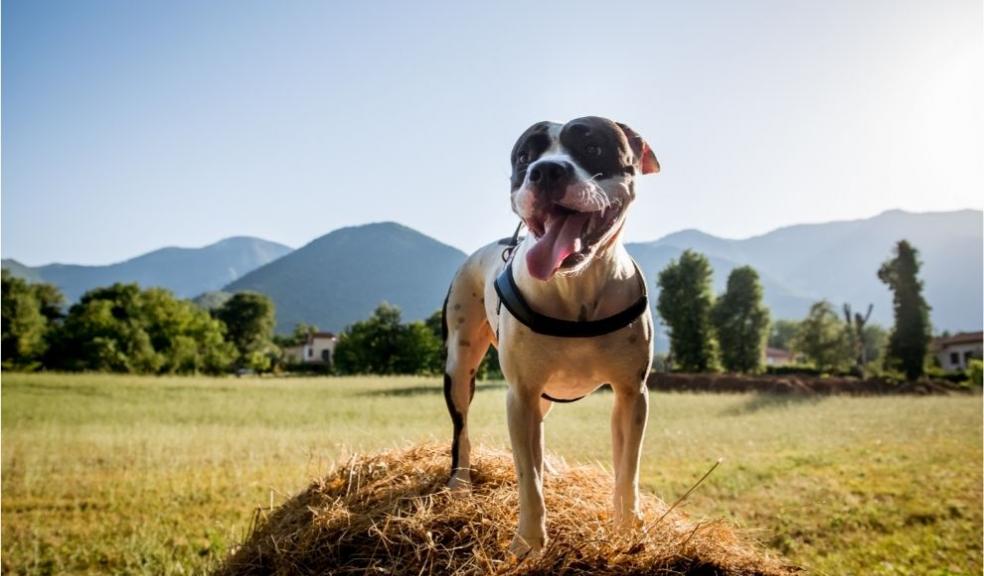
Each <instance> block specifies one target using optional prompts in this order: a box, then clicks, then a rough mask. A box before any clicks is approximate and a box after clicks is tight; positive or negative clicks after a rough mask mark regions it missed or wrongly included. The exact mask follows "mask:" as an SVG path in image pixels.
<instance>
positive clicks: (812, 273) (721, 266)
mask: <svg viewBox="0 0 984 576" xmlns="http://www.w3.org/2000/svg"><path fill="white" fill-rule="evenodd" d="M982 231H984V216H982V213H981V211H979V210H960V211H954V212H931V213H910V212H904V211H901V210H890V211H888V212H884V213H882V214H879V215H878V216H875V217H873V218H868V219H863V220H851V221H841V222H828V223H823V224H801V225H796V226H788V227H784V228H779V229H777V230H774V231H772V232H769V233H767V234H763V235H761V236H755V237H752V238H747V239H743V240H729V239H724V238H718V237H716V236H712V235H710V234H705V233H703V232H700V231H696V230H685V231H682V232H676V233H673V234H670V235H668V236H665V237H663V238H660V239H659V240H656V241H654V242H646V243H640V244H630V245H629V251H630V252H631V253H632V254H633V255H634V256H635V257H636V258H637V259H639V262H640V265H642V266H643V267H644V268H645V269H646V271H647V274H648V275H649V277H650V281H651V283H654V282H655V276H656V274H657V273H658V272H659V270H661V269H662V268H663V266H665V264H666V262H668V261H669V259H670V258H676V257H677V256H678V255H679V253H680V252H682V251H683V250H684V249H687V248H691V249H694V250H697V251H699V252H702V253H704V254H706V255H707V256H708V257H709V258H710V260H711V264H712V265H713V267H714V269H715V278H714V283H715V289H716V290H717V291H718V292H720V291H721V290H723V287H724V283H725V281H726V280H727V273H728V272H729V271H730V270H731V268H733V267H734V266H738V265H744V264H748V265H751V266H753V267H754V268H756V269H757V270H758V271H759V274H760V275H761V276H762V280H763V285H764V288H765V301H766V304H767V305H768V306H769V307H770V308H771V309H772V311H773V318H791V319H797V318H802V317H803V316H804V315H805V314H806V311H807V309H808V308H809V305H810V303H811V302H814V301H816V300H819V299H821V298H826V299H827V300H830V301H831V302H833V303H834V305H835V306H837V308H838V309H839V308H840V306H841V304H843V303H844V302H848V303H850V304H851V305H852V306H853V307H854V308H855V309H863V308H866V307H867V305H868V304H869V303H873V304H874V305H875V309H874V313H873V314H872V318H873V320H874V321H875V322H878V323H880V324H882V325H884V326H890V325H891V324H892V320H893V319H892V295H891V292H889V291H888V288H887V287H886V286H885V285H884V284H882V283H881V282H880V281H879V280H878V277H877V271H878V267H879V266H880V265H881V263H882V262H884V261H885V260H887V259H888V258H889V257H891V256H892V249H893V247H894V246H895V243H896V242H897V241H898V240H900V239H906V240H908V241H909V242H910V243H911V244H913V245H914V246H915V247H916V248H917V249H918V250H919V254H920V258H921V259H922V261H923V268H922V271H921V273H920V276H921V277H922V279H923V282H924V285H925V289H924V295H925V296H926V300H927V301H928V302H929V304H930V306H932V308H933V309H932V312H931V319H932V322H933V327H934V329H935V330H937V331H942V330H950V331H954V332H955V331H960V330H980V328H981V317H982V312H984V310H982V307H984V305H982V302H984V288H982V286H984V270H982V248H981V247H982V242H984V238H982Z"/></svg>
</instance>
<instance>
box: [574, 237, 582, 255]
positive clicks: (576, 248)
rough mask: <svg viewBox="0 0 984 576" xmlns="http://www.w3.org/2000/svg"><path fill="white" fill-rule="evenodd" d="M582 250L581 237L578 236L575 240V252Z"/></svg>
mask: <svg viewBox="0 0 984 576" xmlns="http://www.w3.org/2000/svg"><path fill="white" fill-rule="evenodd" d="M580 251H581V239H580V238H576V239H575V240H574V252H580Z"/></svg>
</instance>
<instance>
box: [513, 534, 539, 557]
mask: <svg viewBox="0 0 984 576" xmlns="http://www.w3.org/2000/svg"><path fill="white" fill-rule="evenodd" d="M546 544H547V538H546V536H541V537H526V538H524V537H523V536H521V535H520V534H516V535H515V536H513V540H512V544H510V545H509V553H510V554H512V555H513V556H515V557H516V558H517V559H523V558H526V557H527V556H531V555H535V554H539V553H540V552H542V551H543V547H544V546H546Z"/></svg>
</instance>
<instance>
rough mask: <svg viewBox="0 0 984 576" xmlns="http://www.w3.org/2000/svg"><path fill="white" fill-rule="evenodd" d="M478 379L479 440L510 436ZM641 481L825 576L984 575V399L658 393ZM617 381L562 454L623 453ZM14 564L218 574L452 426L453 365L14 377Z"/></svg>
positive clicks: (6, 471) (563, 425) (27, 568)
mask: <svg viewBox="0 0 984 576" xmlns="http://www.w3.org/2000/svg"><path fill="white" fill-rule="evenodd" d="M504 396H505V389H504V387H503V385H502V384H501V383H485V384H480V385H479V387H478V391H477V393H476V395H475V400H474V403H473V408H472V413H471V427H472V432H473V443H475V444H478V443H484V444H486V445H491V446H496V447H500V446H506V445H507V434H506V427H505V418H504V410H505V408H504V406H505V401H504ZM651 404H652V411H651V415H650V420H649V430H648V433H647V437H646V444H645V454H644V457H643V469H642V482H643V489H644V490H645V491H647V492H650V493H653V494H656V495H658V496H660V497H662V498H663V499H665V500H673V499H675V498H677V497H678V496H679V495H680V494H682V493H683V492H685V491H686V489H687V488H688V487H689V486H690V485H691V484H692V483H693V482H694V480H695V479H696V478H698V477H699V476H700V475H701V474H702V473H703V472H704V471H705V470H707V468H708V467H709V466H710V465H711V464H713V462H714V461H715V460H716V459H717V458H719V457H722V458H724V462H723V464H722V465H721V466H720V467H719V468H718V469H717V471H715V472H714V474H713V475H712V476H711V477H710V478H709V479H708V480H707V481H706V483H705V484H704V485H703V486H701V487H700V488H699V489H698V490H697V491H696V492H695V493H694V494H693V495H692V496H691V497H690V499H689V500H688V501H687V502H686V504H685V508H686V510H687V511H688V512H689V514H690V515H691V516H692V517H693V518H695V519H704V518H707V519H712V518H720V517H724V518H727V519H729V520H731V521H732V522H734V523H735V524H737V525H738V526H739V527H740V528H741V530H742V532H743V533H744V534H745V535H746V536H747V537H748V538H752V539H755V540H757V541H759V542H760V543H762V545H763V546H766V547H768V548H771V549H772V550H775V551H777V552H780V553H782V554H784V555H786V556H787V557H788V558H789V559H791V560H792V561H793V562H796V563H799V564H801V565H803V566H805V567H807V568H809V569H810V570H811V571H812V572H813V573H818V574H939V575H941V574H980V573H981V541H982V528H981V523H982V518H981V510H982V497H981V488H982V415H981V414H982V404H981V397H980V396H961V397H932V398H916V397H878V398H851V397H827V398H817V399H795V398H789V397H770V396H759V395H697V394H654V395H653V396H652V399H651ZM610 407H611V395H610V394H608V393H604V392H600V393H597V394H595V395H593V396H591V397H589V398H587V399H585V400H582V401H581V402H578V403H575V404H570V405H560V406H557V407H556V408H555V409H554V411H553V412H552V413H551V414H550V416H549V418H548V420H547V447H548V450H549V451H550V452H552V453H555V454H557V455H560V456H563V457H564V458H566V459H567V460H568V461H569V462H586V463H592V462H599V463H601V464H603V465H606V466H607V463H608V461H609V458H610V448H609V415H608V412H609V409H610ZM2 417H3V421H2V444H3V445H2V449H3V452H2V456H3V462H2V472H3V477H2V512H3V516H2V529H3V543H2V563H3V571H4V573H9V574H57V573H134V574H136V573H139V574H189V573H201V572H203V571H206V570H208V568H209V567H211V566H214V564H215V563H216V562H217V561H218V559H220V558H221V557H222V556H223V555H224V554H225V552H226V551H227V550H228V549H229V548H230V546H232V545H234V544H235V543H236V542H237V541H239V540H240V539H241V538H242V536H243V535H244V533H245V532H246V530H247V529H248V526H249V523H250V518H251V516H252V514H253V510H254V509H255V508H256V507H258V506H262V507H269V506H271V505H273V506H275V505H277V504H278V503H279V502H282V501H283V500H284V499H285V498H286V497H287V496H288V495H290V494H291V493H293V492H295V491H297V490H299V489H300V488H302V487H303V486H304V485H305V484H306V483H307V482H308V481H310V480H311V479H312V478H314V477H316V476H317V475H320V474H323V473H324V472H325V471H326V470H327V469H328V468H329V467H330V466H331V465H332V464H333V463H334V462H338V461H340V460H344V459H346V458H347V457H348V456H349V455H351V454H352V453H356V452H364V451H374V450H379V449H384V448H388V447H394V446H405V445H407V444H409V443H417V442H432V441H442V442H448V441H449V439H450V430H451V425H450V421H449V419H448V417H447V415H446V413H445V407H444V399H443V397H442V392H441V385H440V382H439V380H438V379H436V378H375V377H374V378H307V379H299V378H297V379H295V378H289V379H272V378H269V379H268V378H262V379H257V378H253V379H246V378H244V379H236V378H216V379H211V378H143V377H121V376H105V375H74V376H68V375H57V374H53V375H20V374H11V373H8V374H4V375H3V376H2Z"/></svg>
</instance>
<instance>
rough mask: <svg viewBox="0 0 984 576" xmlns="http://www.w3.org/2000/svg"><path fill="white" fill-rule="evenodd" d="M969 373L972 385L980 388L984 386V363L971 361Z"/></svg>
mask: <svg viewBox="0 0 984 576" xmlns="http://www.w3.org/2000/svg"><path fill="white" fill-rule="evenodd" d="M967 372H968V373H969V375H970V383H971V384H973V385H974V386H977V387H978V388H981V387H982V386H984V362H981V361H980V360H976V359H975V360H971V361H970V366H969V367H968V369H967Z"/></svg>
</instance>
